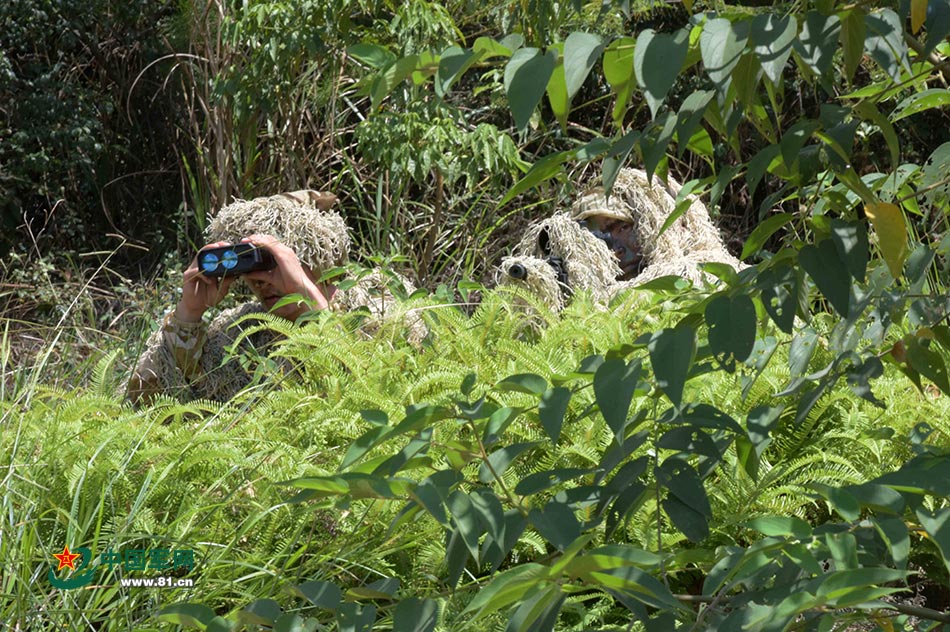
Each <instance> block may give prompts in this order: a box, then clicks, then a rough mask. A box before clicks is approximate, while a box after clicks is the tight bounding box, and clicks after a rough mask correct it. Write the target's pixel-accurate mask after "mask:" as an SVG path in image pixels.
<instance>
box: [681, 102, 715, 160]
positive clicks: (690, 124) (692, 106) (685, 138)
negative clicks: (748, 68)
mask: <svg viewBox="0 0 950 632" xmlns="http://www.w3.org/2000/svg"><path fill="white" fill-rule="evenodd" d="M715 94H716V93H715V92H713V91H712V90H697V91H695V92H691V93H690V94H689V96H687V97H686V99H685V100H684V101H683V104H682V105H681V106H680V111H679V112H677V114H676V139H677V143H678V147H677V155H678V156H682V155H683V152H684V151H685V150H686V146H687V144H688V143H689V141H690V140H691V139H692V137H693V133H694V131H695V130H696V128H697V127H698V126H699V124H700V122H701V121H702V120H703V115H704V114H705V113H706V106H707V105H708V104H709V101H710V100H712V98H713V97H714V96H715Z"/></svg>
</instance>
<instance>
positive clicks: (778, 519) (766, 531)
mask: <svg viewBox="0 0 950 632" xmlns="http://www.w3.org/2000/svg"><path fill="white" fill-rule="evenodd" d="M749 527H751V528H753V529H755V530H756V531H758V532H759V533H761V534H762V535H767V536H791V537H793V538H796V539H798V540H807V539H809V538H811V525H809V524H808V523H807V522H805V521H804V520H802V519H801V518H796V517H795V516H763V517H761V518H755V519H753V520H750V521H749Z"/></svg>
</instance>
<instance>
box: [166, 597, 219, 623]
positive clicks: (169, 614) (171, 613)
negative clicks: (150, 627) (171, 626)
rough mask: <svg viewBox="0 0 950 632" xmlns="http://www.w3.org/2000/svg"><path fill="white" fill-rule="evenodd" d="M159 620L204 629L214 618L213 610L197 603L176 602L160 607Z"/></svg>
mask: <svg viewBox="0 0 950 632" xmlns="http://www.w3.org/2000/svg"><path fill="white" fill-rule="evenodd" d="M157 616H158V618H159V619H160V620H161V621H166V622H168V623H175V624H178V625H184V626H187V627H191V628H199V629H204V628H205V626H207V625H208V623H210V622H211V620H212V619H214V616H215V615H214V610H212V609H211V608H209V607H208V606H205V605H202V604H198V603H176V604H172V605H170V606H165V607H164V608H161V609H160V610H159V611H158V613H157Z"/></svg>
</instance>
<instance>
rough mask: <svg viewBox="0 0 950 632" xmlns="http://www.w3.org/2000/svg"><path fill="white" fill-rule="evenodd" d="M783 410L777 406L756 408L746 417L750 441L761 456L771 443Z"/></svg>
mask: <svg viewBox="0 0 950 632" xmlns="http://www.w3.org/2000/svg"><path fill="white" fill-rule="evenodd" d="M782 410H783V409H782V408H780V407H777V406H756V407H755V408H753V409H752V410H750V411H749V414H748V416H747V417H746V431H747V432H748V433H749V440H750V441H751V442H752V445H754V446H755V449H756V452H758V453H760V454H761V452H762V451H763V450H765V448H766V447H767V446H768V444H769V443H770V442H771V438H770V436H769V435H771V433H772V430H773V429H774V428H775V426H777V425H778V422H779V418H780V417H781V415H782Z"/></svg>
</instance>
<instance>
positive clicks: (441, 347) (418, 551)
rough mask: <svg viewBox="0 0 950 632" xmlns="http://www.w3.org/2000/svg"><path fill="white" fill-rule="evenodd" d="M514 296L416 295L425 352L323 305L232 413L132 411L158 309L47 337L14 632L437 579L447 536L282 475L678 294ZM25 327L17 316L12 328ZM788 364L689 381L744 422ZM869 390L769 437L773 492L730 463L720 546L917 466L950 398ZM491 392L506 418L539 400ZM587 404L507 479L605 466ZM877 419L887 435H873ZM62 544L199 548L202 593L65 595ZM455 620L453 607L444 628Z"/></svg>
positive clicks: (23, 408)
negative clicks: (328, 585) (89, 346)
mask: <svg viewBox="0 0 950 632" xmlns="http://www.w3.org/2000/svg"><path fill="white" fill-rule="evenodd" d="M510 299H511V297H510V296H508V295H506V294H505V293H504V292H502V291H496V292H486V295H485V299H484V300H483V302H482V303H481V305H479V306H478V307H477V309H476V310H475V312H474V314H473V315H472V316H471V317H469V316H466V315H465V314H464V313H463V312H462V311H461V310H460V309H459V308H458V307H456V306H453V305H449V304H446V303H443V302H440V301H437V300H434V299H431V298H430V299H419V300H418V301H419V302H417V303H416V304H415V307H416V308H418V309H420V310H421V311H422V313H423V314H424V315H425V316H424V317H425V319H426V322H427V325H428V326H429V329H430V337H429V339H428V341H427V342H426V343H425V344H424V346H423V347H422V348H415V347H413V346H412V345H411V344H409V343H407V342H406V341H405V339H404V338H403V335H402V333H403V332H402V330H401V325H400V324H399V323H393V324H390V325H388V326H386V327H383V328H382V329H381V330H379V331H377V332H376V333H375V334H374V336H372V337H368V336H367V335H366V334H364V333H363V332H362V331H361V330H360V329H359V328H358V326H357V325H358V322H359V320H358V319H355V318H353V317H350V316H340V315H335V314H334V315H328V317H326V318H322V319H318V320H317V321H315V322H313V323H310V324H309V325H307V326H305V327H302V328H298V329H295V330H293V331H291V332H290V336H289V338H288V340H287V341H286V343H285V344H284V345H283V346H282V347H281V348H280V349H278V351H277V353H278V354H279V355H282V356H284V357H286V358H288V359H290V360H292V361H293V362H295V363H296V364H297V365H299V371H298V372H297V373H296V375H291V376H286V377H284V378H283V379H282V381H280V383H279V384H278V385H275V384H273V383H270V384H269V385H268V383H266V382H265V384H264V385H263V386H258V387H254V388H251V389H249V390H247V391H245V392H244V393H242V394H241V395H239V396H238V397H237V398H235V399H234V400H233V401H231V402H229V403H227V404H218V403H212V402H192V403H190V404H180V403H178V402H174V401H171V400H161V401H157V402H154V403H153V404H152V405H150V406H148V407H145V408H142V409H134V408H132V407H131V406H129V405H128V404H127V403H125V402H124V401H123V400H122V396H121V392H122V388H121V387H122V383H123V379H124V370H123V368H122V360H123V359H124V356H125V354H126V353H127V352H126V350H125V349H124V348H123V346H122V345H120V344H119V343H118V342H116V340H118V339H124V340H140V339H141V337H142V336H143V334H144V333H145V332H146V331H147V330H148V329H150V327H152V326H153V324H152V323H151V322H150V321H151V318H144V317H142V318H138V319H136V318H129V319H126V320H124V321H122V322H121V327H120V329H119V331H118V332H117V333H109V332H100V333H102V338H100V342H103V347H104V348H103V349H102V350H100V351H98V352H97V353H95V354H93V355H91V356H89V359H88V361H87V362H85V363H79V364H68V363H54V362H52V360H51V359H52V358H53V357H54V356H55V354H54V352H53V351H51V350H55V349H56V347H57V346H58V345H62V344H65V341H68V340H70V338H69V336H68V335H67V333H68V332H67V330H66V328H65V326H61V327H60V330H59V331H60V335H59V336H58V337H57V336H56V335H55V331H54V330H50V332H49V333H51V334H52V336H51V338H50V339H49V343H50V344H49V346H48V347H47V349H45V350H44V352H42V353H40V354H39V355H38V356H37V360H36V361H35V362H34V363H33V364H32V365H31V366H28V367H26V368H25V369H23V370H18V371H16V372H15V373H16V375H17V377H16V379H13V380H12V381H10V380H5V382H7V384H6V386H5V390H4V391H3V398H2V400H0V407H2V408H0V415H2V416H0V444H2V448H3V450H2V454H3V456H2V457H0V472H2V473H0V477H2V479H3V484H4V489H5V493H4V496H3V500H2V518H0V559H2V560H3V564H4V574H3V579H2V589H0V591H2V595H3V599H0V604H2V605H0V620H2V621H3V622H4V625H5V626H6V627H8V628H9V629H30V630H53V629H63V627H66V628H68V629H78V630H82V629H88V630H111V629H116V630H118V629H121V630H127V629H142V630H145V629H157V628H158V627H160V625H161V624H160V623H159V622H158V621H157V620H156V619H155V618H154V615H155V613H156V612H157V611H158V609H159V608H160V607H161V606H163V605H167V604H170V603H175V602H180V601H189V602H200V603H203V604H206V605H208V606H210V607H212V608H213V609H214V610H215V611H216V612H218V613H219V614H228V613H231V612H234V611H236V610H240V609H241V608H243V607H245V606H246V605H247V604H248V603H250V602H252V601H254V600H255V599H261V598H270V599H275V600H277V601H279V602H280V603H282V604H291V605H292V604H293V603H294V600H293V598H292V597H291V596H290V595H289V594H288V593H287V592H286V587H287V586H289V585H292V584H296V583H300V582H303V581H306V580H311V579H331V580H333V581H335V582H337V583H340V584H342V585H348V586H357V585H363V584H367V583H370V582H372V581H374V580H376V579H379V578H382V577H392V576H398V577H400V578H402V579H403V581H404V582H407V583H412V584H413V585H416V586H422V585H429V584H430V582H432V581H433V580H432V578H433V577H437V576H438V575H439V573H440V568H441V565H442V564H443V563H444V560H443V559H442V555H443V552H442V549H441V546H440V542H441V537H442V535H441V533H442V532H441V528H440V527H439V526H438V525H437V524H435V523H434V522H431V521H428V522H426V521H423V522H419V523H414V524H413V525H412V528H398V529H395V530H390V524H391V523H392V521H393V520H394V519H395V517H396V514H397V511H398V507H397V506H395V505H390V504H386V503H382V502H380V501H359V502H355V503H353V504H352V505H351V506H348V507H335V508H328V507H318V506H314V505H313V504H310V503H301V504H288V502H287V501H288V500H289V499H291V497H292V496H293V494H294V490H293V489H291V488H288V487H285V486H281V485H279V484H278V483H279V482H280V481H286V480H288V479H293V478H295V477H299V476H308V475H317V474H328V473H331V472H333V471H334V470H335V469H336V467H337V465H338V464H339V462H340V460H341V459H342V455H343V452H344V451H345V449H346V447H347V446H348V445H349V443H350V442H351V441H352V440H353V439H354V438H355V437H357V436H359V435H360V434H361V433H362V432H363V431H364V430H365V422H364V421H363V420H362V419H361V413H360V411H361V410H365V409H367V408H372V409H381V410H383V411H386V412H387V413H389V414H390V416H391V417H395V416H397V415H399V414H400V412H401V411H402V410H403V409H404V407H405V406H407V405H409V404H412V403H420V402H435V403H447V402H450V401H452V400H453V399H454V398H456V397H458V396H459V395H458V388H459V385H460V384H461V383H462V381H463V380H464V379H465V377H466V376H467V375H468V374H470V373H471V374H474V375H475V381H474V385H473V392H474V393H476V394H477V393H479V392H482V391H483V390H484V389H487V388H490V387H491V385H493V384H495V383H496V382H497V381H498V380H501V379H503V378H504V377H506V376H508V375H511V374H515V373H524V372H534V373H538V374H541V375H546V376H552V375H567V374H569V373H570V372H571V371H572V370H574V369H575V368H576V367H577V366H578V364H579V362H580V361H581V360H582V359H583V358H584V357H586V356H588V355H591V354H594V353H602V352H604V351H605V350H606V349H609V348H611V347H615V346H617V345H619V344H621V343H622V342H624V341H628V340H629V339H631V337H635V335H636V333H637V332H642V331H649V330H655V329H657V328H661V327H663V326H664V325H668V324H672V322H674V320H675V319H676V314H675V308H676V305H677V303H676V302H675V301H672V302H671V300H670V299H669V298H668V297H665V296H663V295H651V294H646V293H643V294H636V295H633V296H632V297H631V298H630V299H629V300H627V301H625V302H619V303H618V304H616V305H614V306H613V307H612V308H611V309H610V310H609V311H602V310H598V309H595V308H594V307H593V306H592V305H591V304H589V303H587V302H586V301H584V300H583V298H580V299H579V300H577V301H575V303H574V305H572V307H571V308H569V309H568V310H566V311H565V312H564V313H563V314H561V315H556V314H551V313H549V312H545V311H544V309H543V306H541V305H534V306H533V307H532V308H531V310H530V311H529V312H525V311H524V309H523V308H519V307H515V303H513V302H512V301H511V300H510ZM522 300H530V299H528V298H526V297H522ZM529 314H533V318H534V319H535V320H534V323H533V324H532V321H531V320H530V319H528V318H526V316H527V315H529ZM539 325H540V327H539ZM12 326H13V325H12V324H11V322H10V321H9V320H7V321H6V322H5V326H4V331H7V332H9V331H10V330H11V328H12ZM109 340H111V341H112V342H105V341H109ZM13 344H14V342H13V341H12V340H11V339H10V337H9V335H5V336H4V337H3V338H0V358H3V359H4V362H5V364H4V366H3V370H4V374H5V375H10V374H11V372H12V370H13V367H11V366H10V365H9V364H8V363H6V362H7V361H8V360H9V358H10V357H11V353H12V352H11V345H13ZM131 346H134V345H131ZM64 353H66V354H67V355H68V353H69V352H68V351H64ZM129 361H131V360H129ZM816 362H817V360H816ZM786 372H787V369H785V368H784V364H783V362H782V361H775V362H773V365H772V368H770V369H769V370H767V371H766V373H765V374H763V376H762V377H761V378H760V382H759V384H758V385H757V386H756V387H755V388H753V389H752V391H751V392H750V394H749V397H748V398H747V399H743V398H742V397H741V389H740V388H738V387H737V386H738V377H736V376H729V375H727V374H725V373H721V372H717V373H712V374H709V375H707V376H704V377H703V378H698V379H697V380H695V381H691V383H690V384H691V386H690V387H689V388H691V389H693V393H692V396H695V397H697V398H701V399H703V400H704V401H710V402H713V403H715V404H716V405H717V406H718V407H720V408H722V409H723V410H726V411H728V412H729V413H730V414H732V415H734V416H735V417H736V418H737V419H739V420H742V419H744V414H745V412H746V411H748V410H749V409H751V408H752V407H753V406H755V405H758V404H761V403H762V402H763V401H765V400H768V399H769V398H770V397H771V393H773V392H775V390H777V389H778V388H780V387H781V386H782V385H783V384H784V382H785V381H786V380H787V374H786ZM71 383H72V384H75V385H72V386H71V385H70V384H71ZM875 388H876V391H877V393H878V395H879V397H882V398H884V399H885V400H886V401H888V402H889V403H890V406H889V408H888V409H887V410H884V411H880V410H878V409H874V408H872V407H870V406H869V405H867V404H866V403H864V402H863V401H861V400H858V398H856V397H854V396H852V395H850V394H849V393H848V392H847V391H844V390H842V391H840V392H839V391H836V392H835V394H834V395H833V397H831V398H829V399H828V400H827V401H823V402H822V403H821V404H820V405H819V406H817V407H816V409H815V412H814V413H813V417H814V418H813V419H810V420H808V421H807V423H805V424H803V425H802V426H800V427H796V426H794V425H793V424H791V423H790V422H788V423H785V425H781V426H780V427H779V428H778V429H777V430H776V433H775V438H774V442H773V444H772V445H771V446H770V447H769V448H768V451H767V452H766V454H765V456H764V458H763V467H764V468H765V469H766V470H767V472H766V474H764V475H763V476H762V477H760V479H759V481H757V482H756V481H752V480H751V479H748V478H747V477H743V474H742V468H740V467H738V466H735V473H734V474H735V475H734V476H731V477H728V476H727V477H723V478H722V479H721V480H718V481H717V482H716V483H715V484H714V485H712V486H711V487H710V497H711V501H712V503H713V506H714V508H715V512H716V515H717V516H722V520H721V521H720V522H719V530H718V535H717V537H719V538H722V539H723V541H724V542H728V541H732V540H735V539H737V538H741V537H742V533H743V527H742V525H741V523H742V522H743V520H747V519H748V518H751V517H755V516H756V515H762V514H766V513H775V512H779V513H783V514H789V513H797V514H799V515H807V514H808V512H812V511H815V510H820V506H819V503H817V502H816V501H815V500H814V499H813V498H812V497H811V496H810V495H809V494H808V488H807V485H808V484H810V483H812V482H828V483H836V484H843V483H847V482H857V481H859V480H867V479H868V478H871V477H873V476H875V475H876V474H878V473H880V472H882V471H885V470H887V469H893V468H894V467H896V466H897V465H899V464H900V463H902V462H903V461H904V460H906V457H907V455H908V450H909V447H908V445H909V444H908V442H907V440H906V439H905V437H906V436H907V435H908V434H909V432H910V429H911V428H912V427H913V425H914V424H915V423H917V422H918V421H921V420H926V419H933V418H937V417H945V416H946V415H947V413H948V410H947V409H948V404H947V403H946V401H945V400H943V399H933V398H930V397H928V396H926V395H921V394H919V393H917V392H916V391H915V390H913V388H912V387H911V386H910V385H909V383H908V382H907V381H906V380H905V379H904V378H903V376H900V375H897V376H893V375H887V376H885V377H884V378H882V379H881V380H879V381H878V382H877V383H876V386H875ZM495 396H496V397H499V398H501V400H500V401H499V403H500V404H506V405H513V406H516V405H518V403H519V401H520V399H519V398H523V397H524V396H523V395H520V394H518V393H504V394H498V393H496V394H495ZM592 403H593V394H592V393H589V392H579V393H578V394H577V395H576V397H575V399H574V400H572V404H571V406H572V411H573V412H571V413H570V414H569V416H568V417H569V419H577V421H576V422H573V423H569V424H566V425H565V429H564V434H563V437H562V439H561V441H559V443H558V446H557V448H556V449H551V450H549V451H546V452H545V453H543V454H541V453H539V456H538V458H537V459H534V460H532V461H531V462H525V463H521V464H519V465H518V466H517V467H516V468H512V471H511V473H510V476H512V477H523V476H525V475H526V474H527V473H529V472H530V471H538V470H543V469H548V468H554V467H584V466H585V464H589V463H591V462H594V463H596V462H597V460H598V454H599V452H600V451H601V450H602V449H603V448H604V446H606V445H607V444H608V443H609V441H610V436H611V433H610V430H609V429H607V428H605V427H604V426H603V424H602V422H597V423H594V422H591V421H590V418H585V417H584V416H582V415H581V413H582V410H583V409H584V408H585V407H588V406H590V405H592ZM575 407H576V409H575ZM536 417H537V415H536V413H533V414H528V415H527V416H526V418H525V422H524V423H520V422H519V423H518V424H516V425H515V426H512V427H510V428H509V429H508V430H507V431H506V440H510V441H532V440H536V439H539V438H541V437H542V436H543V431H542V430H541V426H540V421H539V420H538V419H537V418H536ZM783 423H784V422H783ZM884 427H889V428H892V429H893V433H882V432H880V431H881V429H882V428H884ZM435 431H436V432H437V433H439V436H440V437H441V441H442V442H443V443H444V442H451V441H452V440H453V437H454V436H456V435H457V434H458V433H459V432H460V431H461V430H460V428H459V427H458V426H457V425H454V422H451V421H447V422H443V423H442V425H440V426H439V427H438V428H436V429H435ZM430 457H431V458H433V459H439V458H442V457H441V456H440V455H439V454H437V453H436V454H432V455H430ZM654 511H655V508H654V509H651V506H650V504H649V503H648V504H647V506H646V507H645V508H644V509H643V510H642V511H641V512H640V513H638V514H637V516H634V517H633V519H631V520H630V521H629V523H628V525H627V526H626V528H625V529H626V530H625V536H624V537H625V538H627V539H628V540H629V541H631V542H639V543H641V544H642V545H644V546H647V547H653V546H655V545H656V544H657V543H656V534H657V531H656V528H655V525H654V523H653V515H654V513H653V512H654ZM529 535H530V534H529ZM672 544H675V542H673V541H668V542H664V543H663V545H664V546H670V545H672ZM64 545H69V546H70V548H72V549H75V548H77V547H80V546H84V547H88V548H89V549H90V550H91V551H92V552H93V554H94V555H98V554H100V553H102V552H104V551H107V550H110V549H111V550H122V549H156V548H159V549H176V548H178V549H190V550H194V552H195V555H196V559H197V562H198V565H197V568H196V569H195V570H194V571H193V572H191V573H189V574H186V575H184V576H186V577H189V578H192V579H194V580H195V585H194V587H193V588H175V589H157V588H154V589H146V588H131V587H129V588H123V587H121V586H120V585H119V579H120V578H121V577H136V576H142V575H143V574H144V575H146V576H148V575H155V574H157V573H155V572H152V571H149V572H146V573H137V572H135V571H123V570H122V569H121V568H120V567H116V568H114V569H112V570H104V569H101V570H99V571H98V572H99V574H98V576H97V578H96V580H95V581H94V582H93V583H92V584H90V585H88V586H86V587H83V588H81V589H75V590H57V589H55V588H54V587H52V586H51V585H50V584H49V582H48V580H47V578H46V575H47V572H48V571H49V570H50V567H51V563H53V562H54V560H53V557H52V554H53V553H59V552H61V551H62V548H63V546H64ZM515 555H516V556H518V557H519V559H522V560H523V559H533V558H536V557H539V556H543V555H546V552H545V550H544V547H543V546H542V545H541V544H540V543H539V542H535V541H533V540H532V539H531V538H530V537H527V536H526V537H525V538H524V539H523V541H522V542H521V543H520V544H519V545H518V547H517V548H516V551H515ZM433 587H434V588H436V589H437V588H438V587H437V586H433ZM464 601H465V599H464V598H460V601H452V602H451V603H452V604H454V605H451V606H450V608H458V610H459V612H460V611H461V609H462V608H463V607H464ZM459 612H454V611H453V612H450V613H448V614H447V615H446V621H451V620H455V619H457V617H458V616H459Z"/></svg>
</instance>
